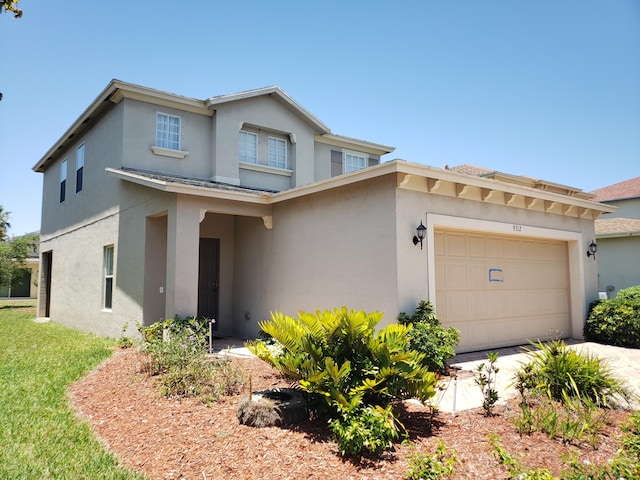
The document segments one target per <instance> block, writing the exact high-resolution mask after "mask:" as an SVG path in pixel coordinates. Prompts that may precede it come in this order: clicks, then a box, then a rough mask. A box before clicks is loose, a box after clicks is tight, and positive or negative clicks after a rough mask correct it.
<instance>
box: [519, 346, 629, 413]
mask: <svg viewBox="0 0 640 480" xmlns="http://www.w3.org/2000/svg"><path fill="white" fill-rule="evenodd" d="M533 346H534V347H535V349H529V350H528V352H529V353H528V359H529V361H528V363H525V364H523V365H522V367H521V369H520V371H519V372H518V374H517V375H516V385H520V387H518V390H522V391H528V394H531V393H534V394H537V393H543V394H545V395H547V396H548V397H549V398H552V399H553V400H556V401H558V402H565V399H569V398H579V399H588V400H589V401H592V402H594V403H596V404H598V405H607V403H608V402H609V400H611V399H612V398H616V399H621V400H625V401H628V400H630V399H631V398H632V394H631V392H630V391H629V389H628V388H627V387H626V386H625V385H624V382H623V381H621V380H618V379H617V378H615V377H614V376H613V375H612V373H611V371H610V369H609V367H608V366H607V364H606V363H605V361H604V360H603V359H601V358H599V357H598V356H596V355H591V354H588V353H582V352H578V351H577V350H575V349H573V348H569V347H567V345H566V344H565V343H564V341H562V340H554V341H551V342H547V343H542V342H537V343H533Z"/></svg>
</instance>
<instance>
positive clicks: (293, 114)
mask: <svg viewBox="0 0 640 480" xmlns="http://www.w3.org/2000/svg"><path fill="white" fill-rule="evenodd" d="M392 150H393V149H392V148H391V147H387V146H385V145H381V144H377V143H372V142H368V141H363V140H357V139H354V138H349V137H344V136H340V135H336V134H333V133H331V131H330V129H329V127H327V126H326V125H325V124H324V123H322V122H321V121H320V120H319V119H317V118H316V117H315V116H314V115H312V114H311V113H310V112H308V111H307V110H306V109H304V108H303V107H302V106H301V105H300V104H298V103H297V102H296V101H294V100H293V99H291V98H290V97H289V96H288V95H287V94H286V93H284V92H283V91H282V90H281V89H279V88H278V87H269V88H263V89H258V90H253V91H248V92H242V93H238V94H232V95H223V96H217V97H211V98H208V99H204V100H198V99H193V98H186V97H182V96H178V95H174V94H169V93H166V92H161V91H157V90H153V89H150V88H145V87H140V86H136V85H131V84H128V83H124V82H121V81H116V80H114V81H112V82H111V83H109V85H108V86H107V87H106V88H105V90H104V91H103V92H102V93H100V95H99V96H98V97H97V98H96V100H95V101H94V102H93V103H92V104H91V105H89V107H88V108H87V109H86V110H85V112H84V113H82V115H81V116H80V117H79V118H78V119H77V120H76V122H75V123H74V124H73V125H72V126H71V127H70V128H69V129H68V130H67V131H66V132H65V133H64V135H63V136H62V137H61V138H60V140H59V141H58V142H56V144H55V145H53V146H52V147H51V149H50V150H49V151H48V152H47V153H46V154H45V155H44V157H43V158H42V159H41V160H40V161H39V162H38V163H37V164H36V165H35V166H34V170H35V171H37V172H42V173H43V174H44V185H43V189H44V190H43V207H42V228H41V242H42V243H41V247H40V250H41V252H42V253H41V260H42V268H41V272H42V273H41V279H40V284H39V286H40V296H39V306H38V309H39V315H40V316H43V317H49V318H51V319H52V320H55V321H57V322H60V323H63V324H66V325H70V326H74V327H78V328H82V329H85V330H90V331H93V332H96V333H98V334H102V335H110V336H119V335H120V332H121V329H122V326H123V325H124V324H127V325H129V327H130V328H132V327H135V325H136V324H137V323H142V324H150V323H152V322H155V321H157V320H159V319H161V318H170V317H172V316H173V315H176V314H178V315H182V316H190V315H201V316H207V317H213V318H215V319H216V320H217V323H216V327H217V329H218V334H219V335H233V336H238V337H244V338H253V337H255V336H256V335H257V333H258V331H259V328H258V322H259V321H261V320H264V319H267V318H269V314H270V312H272V311H276V310H278V311H283V312H285V313H287V314H295V313H296V312H297V311H299V310H314V309H327V308H333V307H337V306H341V305H347V306H348V307H350V308H356V309H363V310H379V311H382V312H384V313H385V319H384V322H386V323H389V322H394V321H396V318H397V315H398V313H399V312H401V311H406V312H412V311H413V309H414V308H415V307H416V305H417V304H418V302H419V301H420V300H423V299H424V300H431V301H432V302H433V303H434V304H435V307H436V311H437V313H438V315H439V317H440V319H441V320H442V322H443V323H444V324H445V325H447V326H448V325H452V326H455V327H457V328H459V329H460V330H461V333H462V340H461V343H460V345H459V350H460V351H469V350H474V349H480V348H489V347H497V346H503V345H515V344H521V343H525V342H526V341H527V340H528V339H536V338H541V339H543V338H548V337H550V336H553V335H557V333H558V332H560V333H561V334H563V335H565V336H578V337H579V336H580V335H581V334H582V326H583V321H584V317H585V311H586V307H587V305H588V303H589V301H591V300H593V299H595V298H597V292H598V284H597V269H596V263H595V262H594V261H593V260H592V259H590V258H588V257H587V255H586V252H587V247H588V245H589V244H590V243H591V242H592V241H593V238H594V220H595V219H596V218H597V217H598V216H599V215H600V214H601V213H603V212H609V211H611V210H612V209H611V208H609V207H607V206H605V205H602V204H599V203H596V202H593V201H591V199H590V198H591V197H590V195H588V194H586V193H584V192H582V191H580V190H579V189H575V188H571V187H566V186H562V185H556V184H553V183H549V182H544V181H535V180H531V179H528V178H524V177H517V176H510V175H506V174H499V173H497V172H490V171H478V169H475V170H474V171H465V169H464V168H463V169H461V170H455V169H452V170H447V169H440V168H433V167H429V166H424V165H419V164H414V163H408V162H405V161H402V160H393V161H389V162H381V157H382V156H384V155H385V154H388V153H390V152H391V151H392ZM420 225H423V226H424V227H426V228H425V229H424V230H421V231H420V233H421V234H424V238H423V239H422V241H420V240H419V238H418V230H417V227H419V226H420ZM414 237H416V238H415V239H414Z"/></svg>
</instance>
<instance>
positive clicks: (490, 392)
mask: <svg viewBox="0 0 640 480" xmlns="http://www.w3.org/2000/svg"><path fill="white" fill-rule="evenodd" d="M487 359H488V361H489V363H486V364H485V363H481V364H480V365H478V369H477V370H476V373H475V379H474V381H475V384H476V385H478V386H479V387H480V390H481V391H482V398H483V400H482V408H483V409H484V416H485V417H492V416H493V407H495V405H496V403H498V390H497V389H496V376H497V375H498V372H499V371H500V368H499V367H498V366H497V365H496V362H497V361H498V352H489V353H487Z"/></svg>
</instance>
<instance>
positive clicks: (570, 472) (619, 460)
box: [488, 412, 640, 480]
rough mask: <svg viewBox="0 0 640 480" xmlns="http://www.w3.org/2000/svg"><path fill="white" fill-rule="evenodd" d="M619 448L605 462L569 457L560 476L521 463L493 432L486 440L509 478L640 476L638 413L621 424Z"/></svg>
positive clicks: (591, 479) (592, 479) (556, 479)
mask: <svg viewBox="0 0 640 480" xmlns="http://www.w3.org/2000/svg"><path fill="white" fill-rule="evenodd" d="M623 431H624V432H625V434H624V436H623V438H622V448H620V450H618V452H617V454H616V455H615V456H614V457H613V458H612V459H610V460H609V461H608V462H607V463H606V464H604V465H595V464H591V463H584V462H581V461H580V460H579V459H578V458H577V457H573V458H570V459H569V460H568V461H566V463H567V466H568V468H567V470H566V471H563V472H562V473H561V474H560V476H554V475H552V474H551V472H549V470H547V469H544V468H538V469H533V468H529V467H527V466H524V465H522V463H521V461H520V460H519V459H518V458H516V457H514V456H513V455H511V454H510V453H509V452H508V451H507V450H505V449H504V448H503V447H502V445H501V444H500V439H499V437H498V436H497V435H495V434H490V435H489V436H488V437H489V442H490V443H491V446H492V447H493V453H494V456H495V457H496V459H497V460H498V462H499V463H500V464H501V465H504V466H506V467H507V469H508V470H509V478H510V479H514V480H515V479H518V480H520V479H530V480H560V479H563V480H596V479H602V480H609V479H611V480H613V479H619V480H624V479H629V480H630V479H637V478H640V412H635V413H634V414H633V415H631V417H630V419H629V421H628V422H627V423H626V424H625V425H624V426H623Z"/></svg>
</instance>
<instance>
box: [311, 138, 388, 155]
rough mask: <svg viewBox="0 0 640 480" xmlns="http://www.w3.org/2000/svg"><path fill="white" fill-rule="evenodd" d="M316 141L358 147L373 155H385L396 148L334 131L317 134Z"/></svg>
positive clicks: (344, 146) (343, 146) (345, 146)
mask: <svg viewBox="0 0 640 480" xmlns="http://www.w3.org/2000/svg"><path fill="white" fill-rule="evenodd" d="M315 141H316V142H318V143H324V144H327V145H334V146H336V147H341V148H356V149H358V150H360V151H363V152H367V153H371V154H373V155H384V154H387V153H391V152H393V151H394V150H395V147H389V146H387V145H382V144H379V143H373V142H368V141H366V140H360V139H358V138H351V137H345V136H343V135H335V134H333V133H325V134H323V135H316V136H315Z"/></svg>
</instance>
